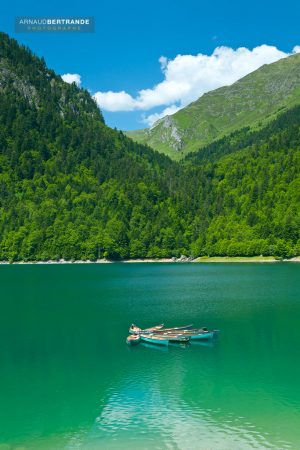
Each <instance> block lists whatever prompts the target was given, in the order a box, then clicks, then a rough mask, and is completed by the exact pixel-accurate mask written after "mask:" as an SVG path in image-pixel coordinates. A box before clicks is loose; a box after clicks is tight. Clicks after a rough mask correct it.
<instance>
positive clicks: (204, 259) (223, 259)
mask: <svg viewBox="0 0 300 450" xmlns="http://www.w3.org/2000/svg"><path fill="white" fill-rule="evenodd" d="M251 262H253V263H278V262H296V263H297V262H298V263H299V262H300V256H296V257H294V258H290V259H278V258H275V257H273V256H251V257H246V256H200V257H198V258H191V257H185V256H181V257H180V258H175V257H173V258H157V259H156V258H144V259H143V258H141V259H124V260H109V259H105V258H102V259H97V260H96V261H91V260H76V261H70V260H65V259H60V260H59V261H54V260H47V261H14V262H10V261H0V265H12V264H19V265H28V264H37V265H51V264H132V263H144V264H145V263H148V264H153V263H185V264H186V263H198V264H199V263H251Z"/></svg>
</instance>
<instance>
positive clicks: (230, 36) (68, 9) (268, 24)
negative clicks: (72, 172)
mask: <svg viewBox="0 0 300 450" xmlns="http://www.w3.org/2000/svg"><path fill="white" fill-rule="evenodd" d="M22 15H24V16H26V15H27V16H31V15H32V16H41V15H49V16H64V15H65V16H67V15H74V16H75V15H83V16H94V17H95V21H96V30H95V32H94V33H91V34H80V33H78V34H62V33H57V34H55V33H45V34H42V33H40V34H33V33H32V34H29V33H28V34H24V33H22V34H15V33H14V18H15V16H22ZM299 19H300V6H299V2H297V1H292V0H286V1H285V2H277V3H276V2H274V1H269V0H267V1H263V2H262V1H261V0H260V1H258V0H253V1H251V2H249V1H244V2H241V1H235V0H234V1H232V2H230V3H229V1H210V2H208V1H205V2H204V1H201V0H198V1H197V0H184V1H183V0H152V1H151V2H149V1H148V2H147V1H141V0H139V1H137V0H128V1H119V0H118V1H113V0H112V1H106V2H103V1H101V0H98V1H89V0H87V1H84V2H82V1H81V2H78V3H75V2H74V1H72V2H70V1H69V0H68V1H57V0H52V1H51V2H46V3H44V4H42V3H38V2H34V1H32V0H26V1H24V0H23V1H20V0H16V1H13V2H4V3H3V4H2V6H1V16H0V29H1V30H2V31H5V32H7V33H8V34H9V35H10V36H14V37H15V38H16V39H17V40H18V41H19V42H21V43H23V44H25V45H28V46H29V47H30V48H31V49H32V50H33V51H34V52H35V53H36V54H38V55H39V56H44V57H45V59H46V62H47V64H48V66H50V67H51V68H53V69H54V70H55V71H56V72H57V73H59V74H65V73H71V74H80V76H81V82H82V86H83V87H85V88H87V89H89V90H91V92H92V93H93V94H94V93H96V92H102V93H105V92H107V91H113V92H120V91H124V92H125V93H126V95H128V98H127V99H126V98H125V103H126V101H127V100H128V101H129V103H128V102H127V103H128V104H130V103H132V105H133V106H132V108H131V109H133V110H132V111H122V110H120V111H116V112H110V111H103V112H104V117H105V119H106V122H107V123H108V125H110V126H112V127H114V126H116V127H117V128H121V129H134V128H142V127H144V126H145V123H143V122H142V117H145V116H149V115H151V114H153V113H154V114H155V113H159V112H161V111H162V110H163V109H164V108H166V107H172V108H173V109H174V110H175V108H176V107H178V106H179V107H180V106H182V105H183V104H184V102H187V101H188V99H192V97H191V92H190V91H189V94H188V95H187V94H182V95H183V97H180V96H179V97H178V98H177V97H176V95H175V96H174V94H173V97H172V98H171V99H170V101H166V102H165V103H163V100H162V103H161V104H160V100H158V102H157V103H158V104H154V106H153V107H152V108H149V104H148V106H146V107H145V109H143V105H145V102H144V103H143V104H141V102H139V101H136V100H133V101H131V98H132V99H136V98H137V93H138V91H140V90H142V89H152V90H153V87H154V86H155V85H156V84H158V83H161V82H162V81H163V80H164V77H165V74H164V73H163V72H162V66H164V65H165V66H166V63H163V62H162V63H159V58H160V57H161V56H164V57H166V58H168V60H171V61H172V60H174V59H175V58H176V56H177V55H179V54H181V55H197V54H199V53H201V54H204V55H211V54H212V53H213V51H214V49H215V48H216V47H219V46H226V47H230V48H232V49H237V48H239V47H246V48H247V49H250V50H251V49H253V48H254V47H258V46H261V45H262V44H267V45H268V46H275V47H277V49H279V50H280V51H282V52H285V53H290V52H292V49H293V48H294V47H295V46H296V45H300V28H299ZM262 53H264V50H262ZM273 53H274V52H273ZM221 56H222V58H226V57H227V56H226V54H225V56H224V55H223V54H222V55H221ZM229 57H231V58H233V61H235V58H236V55H235V54H231V56H230V54H229ZM250 57H252V56H251V55H249V57H247V54H246V55H244V56H243V58H244V59H242V60H241V61H242V62H239V65H240V66H241V65H245V63H244V61H245V58H246V59H247V58H248V60H250V59H249V58H250ZM272 57H273V58H275V59H276V58H277V56H274V55H273V56H271V58H272ZM279 57H280V56H279ZM279 57H278V58H279ZM278 58H277V59H278ZM176 61H177V62H180V64H183V65H184V64H185V63H186V62H185V60H176ZM193 61H194V60H193V59H192V62H193ZM238 61H240V60H238ZM198 62H199V61H198ZM200 62H201V64H202V63H203V61H202V60H201V61H200ZM268 62H269V60H268ZM201 64H200V66H199V64H198V66H197V65H196V66H195V67H196V69H195V70H200V69H199V67H200V68H201V67H202V65H201ZM255 64H258V63H257V61H256V62H255ZM177 65H178V64H177ZM233 66H234V64H233ZM250 66H251V65H250ZM180 67H181V66H180ZM170 68H171V66H170ZM180 70H181V69H180ZM231 70H233V69H231ZM247 70H248V71H249V70H250V69H248V68H245V71H247ZM182 73H183V74H184V73H185V72H184V71H183V72H182ZM241 74H243V72H241ZM238 75H239V73H237V75H236V76H238ZM222 76H223V75H222V74H220V77H222ZM230 76H231V77H233V78H230V77H229V78H228V79H229V80H231V79H234V75H233V74H232V73H231V74H230ZM220 77H219V78H220ZM197 83H198V84H197V89H198V91H199V92H202V91H201V86H200V87H199V85H200V84H201V83H203V85H205V86H206V84H205V83H206V80H205V79H200V81H199V80H198V81H197ZM217 83H220V80H219V79H218V81H217ZM181 84H182V83H181ZM225 84H226V83H225ZM208 86H210V85H209V84H208ZM213 86H214V85H212V87H213ZM216 86H218V84H217V85H216ZM181 87H182V89H183V91H184V90H185V89H189V86H188V87H185V86H181ZM176 89H177V87H176V86H175V90H176ZM193 89H194V95H195V88H194V87H193ZM199 89H200V90H199ZM205 89H208V87H206V88H203V91H205ZM198 91H197V92H198ZM184 92H185V91H184ZM150 94H151V95H152V94H153V92H152V91H151V92H150ZM164 95H165V94H164ZM130 96H131V98H129V97H130ZM198 96H199V95H198ZM101 98H102V97H101ZM105 100H107V101H108V103H109V99H107V98H106V97H105ZM117 100H118V99H117ZM150 103H151V102H150ZM154 103H155V102H154ZM109 108H110V109H111V106H108V109H109ZM125 108H126V107H125ZM128 108H129V109H130V106H128V107H127V109H128ZM115 109H118V108H116V107H115ZM120 109H122V108H120ZM123 109H124V108H123ZM148 122H150V121H148Z"/></svg>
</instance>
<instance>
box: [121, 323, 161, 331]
mask: <svg viewBox="0 0 300 450" xmlns="http://www.w3.org/2000/svg"><path fill="white" fill-rule="evenodd" d="M163 327H164V324H163V323H161V324H160V325H155V326H154V327H150V328H145V330H142V328H139V327H137V326H136V325H135V324H134V323H133V324H132V325H131V327H130V328H129V333H130V334H140V333H144V332H146V333H153V332H156V331H159V330H161V329H162V328H163Z"/></svg>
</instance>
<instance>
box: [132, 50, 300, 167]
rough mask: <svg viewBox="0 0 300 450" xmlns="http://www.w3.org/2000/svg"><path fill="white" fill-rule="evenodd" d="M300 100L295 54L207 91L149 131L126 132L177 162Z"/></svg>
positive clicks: (259, 124)
mask: <svg viewBox="0 0 300 450" xmlns="http://www.w3.org/2000/svg"><path fill="white" fill-rule="evenodd" d="M299 103H300V54H295V55H292V56H289V57H287V58H284V59H281V60H279V61H277V62H275V63H273V64H269V65H264V66H262V67H261V68H259V69H258V70H256V71H255V72H252V73H250V74H249V75H247V76H245V77H244V78H242V79H240V80H238V81H237V82H236V83H234V84H232V85H231V86H225V87H221V88H219V89H216V90H214V91H211V92H208V93H206V94H204V95H203V96H202V97H200V98H199V99H198V100H196V101H195V102H193V103H191V104H190V105H188V106H187V107H185V108H183V109H181V110H180V111H178V112H177V113H175V114H174V115H172V116H166V117H164V118H163V119H160V120H159V121H158V122H156V123H155V124H154V125H153V126H152V128H150V129H144V130H136V131H128V132H126V134H127V135H128V136H129V137H131V138H132V139H134V140H136V141H137V142H141V143H147V144H148V145H150V146H151V147H152V148H154V149H156V150H158V151H160V152H162V153H165V154H167V155H168V156H170V157H171V158H173V159H177V160H178V159H180V158H182V157H183V156H184V155H186V154H187V153H189V152H193V151H197V150H199V149H200V148H201V147H203V146H205V145H207V144H209V143H211V142H213V141H215V140H218V139H220V138H222V137H223V136H225V135H228V134H230V133H231V132H233V131H236V130H238V129H240V128H243V127H245V126H251V127H252V128H254V129H255V128H260V127H263V126H265V125H266V124H267V123H268V122H270V121H271V120H273V119H274V118H276V116H277V115H278V113H280V112H283V111H284V110H286V109H288V108H290V107H291V106H293V105H296V104H299Z"/></svg>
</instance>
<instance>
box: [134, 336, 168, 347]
mask: <svg viewBox="0 0 300 450" xmlns="http://www.w3.org/2000/svg"><path fill="white" fill-rule="evenodd" d="M139 336H140V337H141V340H142V341H144V342H149V344H158V345H169V339H168V338H165V337H164V336H161V335H154V334H140V335H139Z"/></svg>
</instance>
